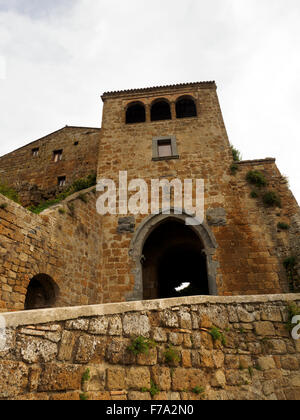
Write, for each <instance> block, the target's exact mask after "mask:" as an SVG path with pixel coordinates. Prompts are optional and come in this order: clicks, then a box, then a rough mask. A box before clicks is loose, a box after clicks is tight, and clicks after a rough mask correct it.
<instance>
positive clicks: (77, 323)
mask: <svg viewBox="0 0 300 420" xmlns="http://www.w3.org/2000/svg"><path fill="white" fill-rule="evenodd" d="M88 328H89V319H74V320H72V321H67V322H66V329H67V330H79V331H87V330H88Z"/></svg>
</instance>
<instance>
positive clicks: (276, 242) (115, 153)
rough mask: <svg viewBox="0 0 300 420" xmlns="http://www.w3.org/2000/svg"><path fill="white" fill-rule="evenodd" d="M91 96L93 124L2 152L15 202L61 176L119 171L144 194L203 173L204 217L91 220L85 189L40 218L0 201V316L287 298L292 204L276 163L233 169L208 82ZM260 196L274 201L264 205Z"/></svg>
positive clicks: (294, 221) (299, 248)
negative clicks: (132, 304)
mask: <svg viewBox="0 0 300 420" xmlns="http://www.w3.org/2000/svg"><path fill="white" fill-rule="evenodd" d="M102 99H103V102H104V109H103V121H102V127H101V130H99V129H86V128H74V127H66V128H65V129H63V130H60V131H58V132H57V133H54V134H52V135H50V136H48V137H47V138H45V139H41V140H39V141H38V142H35V143H33V144H30V145H28V146H25V147H24V148H22V149H20V150H19V151H16V152H14V153H12V154H10V155H7V156H5V157H3V158H1V160H0V171H1V172H0V174H1V177H2V178H3V180H4V181H6V182H7V183H8V184H9V185H12V186H15V187H16V186H17V185H19V184H17V183H18V182H21V180H22V182H21V184H22V183H23V184H22V191H25V194H24V196H22V201H23V204H27V203H30V202H34V201H36V198H34V197H35V195H34V194H35V191H38V193H39V194H42V195H43V199H44V198H45V197H46V198H47V197H48V196H51V195H52V194H53V192H55V191H57V188H58V183H59V179H62V177H66V183H68V182H70V183H71V181H73V180H75V179H77V178H79V177H83V176H86V175H88V174H89V173H90V172H91V171H92V170H93V169H95V168H97V177H98V181H100V180H101V179H111V180H114V181H115V183H116V185H117V186H118V187H119V176H120V172H125V171H126V172H127V181H128V184H129V183H130V181H132V180H135V179H137V178H138V179H142V180H144V181H145V182H146V184H147V186H148V192H149V195H150V191H151V188H150V187H151V185H152V180H153V179H155V180H159V181H172V180H174V179H180V180H182V181H183V180H185V179H192V180H196V179H199V180H204V198H205V200H204V204H205V208H204V210H205V220H204V222H203V223H202V224H200V225H198V226H186V224H185V222H186V218H187V217H190V212H189V211H188V209H186V208H184V209H183V212H182V214H177V213H178V212H177V211H176V209H174V208H173V209H172V210H171V214H164V211H163V210H164V209H163V207H162V206H160V208H159V209H158V211H157V212H155V214H151V212H150V211H149V214H132V212H127V211H125V210H124V209H122V211H121V212H117V214H106V215H100V214H99V213H97V211H96V202H97V199H98V198H99V192H98V193H97V192H96V191H94V189H92V190H88V191H84V192H81V193H77V194H76V195H75V196H72V197H69V198H68V199H67V200H66V201H64V202H62V203H60V204H59V205H57V206H56V207H54V208H51V209H48V210H46V211H45V212H43V213H41V215H33V214H31V213H30V212H28V211H27V210H26V209H24V208H23V207H21V206H19V205H17V204H15V203H12V202H11V201H9V200H8V199H6V198H4V197H1V200H0V219H1V224H0V279H1V297H0V310H1V311H7V310H8V311H10V310H15V309H23V308H26V309H30V308H33V307H45V306H74V305H85V304H93V303H110V302H122V301H135V300H148V299H149V300H151V299H157V298H169V297H180V296H184V295H188V296H190V295H220V296H230V295H257V294H258V295H260V294H276V293H288V292H289V291H291V276H292V277H293V279H292V280H293V281H292V283H293V286H295V285H296V286H297V284H298V283H297V276H299V274H300V273H299V269H300V268H299V266H297V265H295V264H296V263H295V264H294V265H293V272H291V271H288V270H287V269H286V267H285V266H284V262H285V260H287V259H288V258H290V259H292V258H293V259H294V260H295V261H296V262H297V261H299V258H300V214H299V207H298V204H297V202H296V200H295V198H294V197H293V195H292V193H291V191H290V190H289V188H288V186H287V183H286V180H285V179H284V178H283V177H282V176H281V174H280V172H279V170H278V168H277V166H276V163H275V159H271V158H267V159H261V160H255V161H243V162H237V163H236V164H235V165H233V157H232V151H231V148H230V143H229V140H228V136H227V133H226V129H225V125H224V121H223V118H222V113H221V109H220V105H219V101H218V97H217V93H216V85H215V83H214V82H202V83H192V84H182V85H175V86H165V87H156V88H147V89H138V90H130V91H122V92H108V93H105V94H104V95H103V96H102ZM76 142H78V144H77V145H75V143H76ZM37 149H39V150H38V151H37ZM61 150H62V151H63V153H62V154H61V153H60V152H61ZM29 158H30V159H29ZM28 161H30V164H28ZM28 166H29V168H28ZM249 171H259V173H261V174H263V176H264V178H265V179H266V181H267V185H266V186H263V187H261V188H254V187H253V186H252V185H250V184H249V182H248V181H247V180H246V176H247V174H248V172H249ZM24 183H25V184H26V185H27V186H28V188H27V187H26V185H25V187H24ZM21 184H20V185H21ZM33 185H36V186H37V187H34V189H32V186H33ZM165 188H166V186H163V189H164V190H165ZM254 189H256V191H255V193H256V195H254V194H253V190H254ZM121 190H122V188H121ZM22 191H21V194H22ZM267 192H272V193H276V197H279V198H280V200H281V206H279V205H277V206H266V205H265V204H264V202H263V196H264V194H265V193H267ZM123 193H124V191H123ZM133 193H134V191H131V193H129V194H128V197H129V198H130V197H132V195H133ZM125 201H126V200H125V198H124V197H123V198H121V200H118V201H117V204H118V205H121V206H122V207H124V204H125ZM172 207H174V206H172ZM283 224H284V225H285V226H288V227H289V228H288V229H281V228H279V225H283ZM297 269H298V272H297ZM184 287H185V288H184ZM292 291H296V290H292Z"/></svg>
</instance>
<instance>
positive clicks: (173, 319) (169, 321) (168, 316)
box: [162, 310, 179, 327]
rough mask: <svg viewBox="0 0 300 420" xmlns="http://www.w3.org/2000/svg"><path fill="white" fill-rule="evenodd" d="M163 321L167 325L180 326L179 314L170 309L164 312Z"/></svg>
mask: <svg viewBox="0 0 300 420" xmlns="http://www.w3.org/2000/svg"><path fill="white" fill-rule="evenodd" d="M162 322H163V324H164V326H165V327H179V320H178V316H177V314H176V313H174V312H172V311H169V310H166V311H164V312H163V316H162Z"/></svg>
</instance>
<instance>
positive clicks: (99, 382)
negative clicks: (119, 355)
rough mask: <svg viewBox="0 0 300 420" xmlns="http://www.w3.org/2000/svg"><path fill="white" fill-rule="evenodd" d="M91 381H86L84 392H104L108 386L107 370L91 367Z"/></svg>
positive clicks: (83, 387)
mask: <svg viewBox="0 0 300 420" xmlns="http://www.w3.org/2000/svg"><path fill="white" fill-rule="evenodd" d="M88 373H89V379H88V380H87V381H84V383H83V385H82V389H83V391H84V392H97V391H104V390H105V386H106V370H105V368H104V367H101V366H99V367H94V366H90V367H89V368H88Z"/></svg>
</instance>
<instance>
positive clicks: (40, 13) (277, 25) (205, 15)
mask: <svg viewBox="0 0 300 420" xmlns="http://www.w3.org/2000/svg"><path fill="white" fill-rule="evenodd" d="M41 4H43V7H41ZM4 5H5V7H4ZM299 12H300V8H299V5H298V0H285V1H283V0H273V1H272V2H270V1H269V0H243V1H241V0H211V1H209V2H208V1H205V0H186V1H185V2H182V1H179V0H164V1H161V0H152V1H151V2H149V1H147V0H130V1H129V2H124V1H122V0H101V1H95V0H77V1H73V0H72V1H69V0H61V1H60V2H58V0H56V1H52V2H45V1H44V2H40V0H38V1H33V0H22V1H20V0H14V1H12V0H10V1H9V2H7V0H5V1H4V0H0V56H3V57H5V59H6V63H7V74H6V76H7V77H6V79H5V80H1V79H0V136H1V143H0V154H4V153H6V152H9V151H11V150H13V149H14V148H16V147H19V146H21V145H23V144H25V143H26V142H28V141H32V140H34V139H36V138H38V137H40V136H42V135H45V134H47V133H49V132H51V131H54V130H56V129H58V128H60V127H62V126H64V125H66V124H69V125H71V124H75V125H89V126H100V124H101V101H100V94H101V93H102V92H104V91H107V90H119V89H129V88H135V87H146V86H155V85H162V84H171V83H178V82H189V81H201V80H216V81H217V84H218V86H219V96H220V102H221V107H222V110H223V114H224V119H225V124H226V126H227V129H228V133H229V138H230V141H231V142H232V143H233V144H235V146H237V147H238V148H239V149H240V150H241V151H242V154H243V157H244V158H245V159H248V158H249V159H252V158H263V157H267V156H274V157H277V159H278V165H279V168H280V170H281V171H282V172H283V173H284V174H286V175H288V176H289V178H290V183H291V186H292V190H293V192H294V193H295V195H296V196H297V198H298V200H299V201H300V178H299V170H298V156H299V151H300V149H299V141H298V137H299V132H300V123H299V118H298V115H299V112H300V105H299V100H298V98H299V93H300V92H299V90H300V88H299V82H298V78H299V57H298V55H299V54H298V51H299V43H300V38H299V37H300V29H299V24H298V22H299V17H300V16H299Z"/></svg>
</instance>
